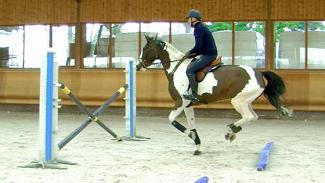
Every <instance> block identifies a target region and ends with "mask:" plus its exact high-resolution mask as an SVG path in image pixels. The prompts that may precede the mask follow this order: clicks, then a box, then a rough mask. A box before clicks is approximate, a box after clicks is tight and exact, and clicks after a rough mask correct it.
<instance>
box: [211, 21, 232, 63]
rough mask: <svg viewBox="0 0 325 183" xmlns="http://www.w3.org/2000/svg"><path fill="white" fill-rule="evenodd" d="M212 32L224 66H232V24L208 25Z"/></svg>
mask: <svg viewBox="0 0 325 183" xmlns="http://www.w3.org/2000/svg"><path fill="white" fill-rule="evenodd" d="M206 24H207V26H208V28H209V30H210V31H211V32H212V35H213V38H214V41H215V42H216V46H217V49H218V55H219V56H222V62H223V63H224V64H228V65H231V64H232V23H231V22H213V23H208V22H207V23H206Z"/></svg>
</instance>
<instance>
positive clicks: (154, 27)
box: [140, 22, 170, 68]
mask: <svg viewBox="0 0 325 183" xmlns="http://www.w3.org/2000/svg"><path fill="white" fill-rule="evenodd" d="M169 25H170V24H169V23H167V22H152V23H141V50H140V51H142V48H143V47H144V46H145V45H146V38H145V37H144V36H145V35H149V36H153V37H154V36H157V38H158V39H161V40H162V41H166V42H168V41H169ZM160 63H161V62H160V60H157V61H154V64H153V65H151V66H150V67H148V68H162V65H161V64H160Z"/></svg>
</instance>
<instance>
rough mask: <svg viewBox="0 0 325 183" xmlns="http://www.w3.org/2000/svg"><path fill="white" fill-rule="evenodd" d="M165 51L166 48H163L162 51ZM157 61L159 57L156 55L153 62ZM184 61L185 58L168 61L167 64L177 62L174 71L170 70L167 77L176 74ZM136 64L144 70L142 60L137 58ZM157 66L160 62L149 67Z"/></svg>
mask: <svg viewBox="0 0 325 183" xmlns="http://www.w3.org/2000/svg"><path fill="white" fill-rule="evenodd" d="M166 49H167V47H165V46H164V47H163V49H162V50H163V51H164V50H165V51H167V50H166ZM157 59H159V57H158V53H157V54H156V56H155V58H154V59H153V60H157ZM159 60H160V59H159ZM184 60H186V58H185V57H182V58H181V59H176V60H170V61H168V63H172V62H178V63H177V64H176V66H175V67H174V69H173V70H172V72H171V73H169V74H168V75H169V76H173V75H174V73H175V72H176V70H177V69H178V67H179V66H180V65H181V63H183V61H184ZM138 62H139V63H140V64H141V66H142V67H143V68H146V66H145V64H143V62H142V58H138ZM157 64H161V62H160V63H152V64H151V65H157Z"/></svg>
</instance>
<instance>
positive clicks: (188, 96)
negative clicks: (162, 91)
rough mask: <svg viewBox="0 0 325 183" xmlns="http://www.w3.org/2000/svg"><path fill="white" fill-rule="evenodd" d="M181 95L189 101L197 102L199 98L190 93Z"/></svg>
mask: <svg viewBox="0 0 325 183" xmlns="http://www.w3.org/2000/svg"><path fill="white" fill-rule="evenodd" d="M183 97H184V98H185V99H186V100H190V101H191V102H193V103H197V102H199V99H198V98H197V97H196V96H194V95H193V94H191V95H183Z"/></svg>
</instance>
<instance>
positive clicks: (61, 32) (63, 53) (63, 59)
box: [52, 25, 75, 66]
mask: <svg viewBox="0 0 325 183" xmlns="http://www.w3.org/2000/svg"><path fill="white" fill-rule="evenodd" d="M52 31H53V36H52V40H53V48H54V49H55V51H56V54H55V57H56V58H57V60H58V64H59V65H60V66H74V65H75V26H67V25H61V26H53V27H52Z"/></svg>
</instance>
